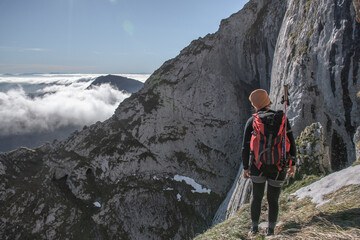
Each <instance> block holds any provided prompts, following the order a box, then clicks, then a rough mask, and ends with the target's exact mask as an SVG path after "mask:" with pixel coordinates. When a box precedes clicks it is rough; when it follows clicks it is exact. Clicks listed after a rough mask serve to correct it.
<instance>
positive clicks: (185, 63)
mask: <svg viewBox="0 0 360 240" xmlns="http://www.w3.org/2000/svg"><path fill="white" fill-rule="evenodd" d="M285 8H286V6H285V5H284V2H283V0H271V1H270V0H252V1H250V2H249V3H248V4H247V5H246V6H245V7H244V9H243V10H241V11H240V12H238V13H236V14H234V15H232V16H231V17H230V18H228V19H226V20H223V21H222V22H221V25H220V28H219V31H218V32H217V33H215V34H211V35H207V36H206V37H204V38H200V39H198V40H195V41H193V42H192V43H191V44H190V45H189V46H188V47H187V48H185V49H184V50H183V51H181V53H180V55H179V56H177V57H176V58H174V59H172V60H169V61H167V62H166V63H164V65H163V66H162V67H161V68H160V69H158V70H157V71H156V72H154V74H153V75H152V76H151V77H150V79H149V80H148V81H147V82H146V84H145V85H144V87H143V88H142V89H141V90H140V91H139V92H137V93H134V94H133V95H132V96H131V97H130V98H128V99H126V100H125V101H124V102H122V103H121V105H120V106H119V108H118V109H117V110H116V113H115V114H114V115H113V117H112V118H110V119H109V120H107V121H105V122H102V123H101V122H98V123H96V124H94V125H92V126H90V127H87V128H84V129H83V130H82V131H80V132H75V133H73V134H72V135H71V136H70V137H69V138H68V139H67V140H65V141H62V142H54V143H53V144H48V145H44V146H42V147H40V148H37V149H35V150H31V149H19V150H17V151H13V152H10V153H5V154H1V155H0V179H1V185H0V187H1V191H0V199H1V201H2V204H1V205H0V213H1V218H0V219H1V221H0V226H1V227H0V236H1V237H2V239H26V238H39V239H54V238H55V239H66V238H69V239H188V238H190V237H192V236H194V234H195V233H197V232H201V231H203V230H204V229H206V228H207V227H208V226H209V225H210V224H211V221H212V217H213V215H214V214H215V212H216V210H217V208H218V206H219V204H220V203H221V201H222V199H223V198H224V197H225V195H226V193H227V191H228V189H229V187H230V185H231V183H232V182H233V180H234V178H235V175H236V173H237V170H238V167H239V164H240V151H239V146H240V145H241V141H242V127H243V125H244V122H245V121H246V119H247V118H248V116H249V115H250V104H249V102H248V95H249V93H250V91H252V90H253V89H254V88H259V87H261V88H266V89H269V87H270V75H271V69H272V61H273V54H274V51H275V44H276V39H277V36H278V32H279V30H280V26H281V21H282V19H283V15H284V13H285Z"/></svg>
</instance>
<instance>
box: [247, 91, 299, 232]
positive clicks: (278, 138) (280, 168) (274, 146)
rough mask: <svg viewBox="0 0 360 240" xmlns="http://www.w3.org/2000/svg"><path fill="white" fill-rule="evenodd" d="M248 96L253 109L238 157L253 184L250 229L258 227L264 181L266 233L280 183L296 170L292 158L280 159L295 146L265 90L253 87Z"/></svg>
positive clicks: (272, 220) (273, 221) (290, 155)
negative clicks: (266, 203) (254, 111)
mask: <svg viewBox="0 0 360 240" xmlns="http://www.w3.org/2000/svg"><path fill="white" fill-rule="evenodd" d="M249 100H250V102H251V104H252V105H253V107H254V108H255V110H256V113H255V114H253V116H252V117H250V118H249V120H248V121H247V123H246V125H245V130H244V138H243V148H242V159H243V169H244V171H243V176H244V178H251V181H252V187H253V191H252V198H251V233H252V234H257V233H258V231H259V230H258V224H259V218H260V212H261V201H262V199H263V196H264V189H265V183H266V182H267V200H268V209H269V210H268V228H267V229H266V233H267V235H268V236H269V235H273V234H274V229H275V226H276V221H277V217H278V211H279V203H278V200H279V196H280V191H281V186H282V185H283V183H284V180H285V177H286V174H287V173H288V174H289V175H292V174H294V173H295V170H296V166H295V163H294V162H292V161H291V160H289V161H286V160H284V159H295V156H296V147H295V141H294V137H293V134H292V132H291V127H290V124H289V122H288V120H287V119H286V117H285V115H284V113H283V111H273V110H271V109H270V106H271V101H270V98H269V96H268V94H267V92H266V91H265V90H263V89H257V90H255V91H253V92H252V93H251V94H250V97H249ZM285 132H287V134H285ZM285 149H286V150H285ZM284 152H286V153H284ZM286 155H287V156H288V157H286ZM249 159H250V161H249ZM249 162H250V166H249Z"/></svg>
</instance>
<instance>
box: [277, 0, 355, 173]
mask: <svg viewBox="0 0 360 240" xmlns="http://www.w3.org/2000/svg"><path fill="white" fill-rule="evenodd" d="M359 39H360V24H359V23H357V22H356V20H355V12H354V8H353V4H352V2H351V1H326V0H321V1H312V0H309V1H308V0H300V1H294V0H291V1H289V3H288V9H287V12H286V14H285V18H284V21H283V24H282V28H281V31H280V34H279V38H278V42H277V46H276V53H275V57H274V63H273V71H272V82H271V84H272V85H271V95H272V102H274V104H275V106H276V107H277V108H282V106H281V105H280V100H281V96H282V95H283V93H282V85H283V84H284V83H288V84H290V100H291V103H292V104H291V106H290V109H289V117H290V119H291V120H292V122H293V123H294V127H293V129H294V131H295V133H296V135H297V134H299V133H300V132H301V131H302V129H304V127H305V126H307V125H310V124H311V123H313V122H320V123H321V125H322V126H324V129H325V131H324V134H325V137H326V139H327V144H328V146H330V153H331V155H330V156H331V158H332V159H331V162H332V165H333V166H332V167H333V169H339V168H340V166H344V164H348V162H352V161H354V160H355V144H354V142H353V141H352V140H353V137H354V134H355V131H356V128H357V127H358V126H359V124H360V108H359V103H360V102H359V98H357V96H356V94H357V92H358V90H359V86H360V85H359V84H360V71H359V67H360V41H359Z"/></svg>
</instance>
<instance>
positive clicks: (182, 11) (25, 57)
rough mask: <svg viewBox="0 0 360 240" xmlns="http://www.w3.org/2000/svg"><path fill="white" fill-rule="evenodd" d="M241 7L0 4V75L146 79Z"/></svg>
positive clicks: (70, 1) (139, 0) (115, 0)
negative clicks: (102, 75)
mask: <svg viewBox="0 0 360 240" xmlns="http://www.w3.org/2000/svg"><path fill="white" fill-rule="evenodd" d="M246 2H247V0H229V1H227V2H226V3H223V2H221V1H217V0H198V1H190V0H185V1H180V2H174V1H165V0H161V1H145V0H135V1H125V0H104V1H93V0H91V1H85V0H77V1H75V0H52V1H44V0H33V1H21V0H12V1H0V31H1V33H2V34H1V35H2V37H1V38H0V73H10V74H14V73H52V72H53V73H91V74H96V73H119V72H121V73H124V72H126V73H152V72H154V71H155V70H156V69H158V68H159V67H160V66H161V65H162V64H163V63H164V62H165V61H166V60H169V59H171V58H174V57H176V56H177V55H178V54H179V53H180V51H181V50H182V49H183V48H185V47H186V46H188V45H189V44H190V42H191V41H193V40H195V39H198V38H199V37H204V36H206V35H207V34H209V33H215V32H216V31H217V30H218V28H219V25H220V22H221V20H222V19H225V18H228V17H229V16H230V15H232V14H233V13H236V12H238V11H239V10H240V9H241V8H242V7H243V5H244V4H245V3H246Z"/></svg>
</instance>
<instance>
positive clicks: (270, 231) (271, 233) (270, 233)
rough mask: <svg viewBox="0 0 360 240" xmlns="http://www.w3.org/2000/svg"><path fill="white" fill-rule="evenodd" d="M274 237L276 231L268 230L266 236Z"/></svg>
mask: <svg viewBox="0 0 360 240" xmlns="http://www.w3.org/2000/svg"><path fill="white" fill-rule="evenodd" d="M272 235H274V229H272V228H267V229H266V236H272Z"/></svg>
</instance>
